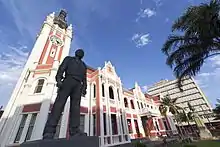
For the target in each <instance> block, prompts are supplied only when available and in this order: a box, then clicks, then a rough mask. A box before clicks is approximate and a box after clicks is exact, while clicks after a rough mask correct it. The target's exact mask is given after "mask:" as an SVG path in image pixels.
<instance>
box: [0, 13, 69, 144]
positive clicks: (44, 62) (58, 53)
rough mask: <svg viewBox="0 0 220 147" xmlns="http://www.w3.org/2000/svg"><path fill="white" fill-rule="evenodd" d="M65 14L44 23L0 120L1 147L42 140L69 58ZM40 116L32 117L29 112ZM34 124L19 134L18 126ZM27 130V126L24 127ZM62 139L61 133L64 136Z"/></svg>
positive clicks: (54, 16)
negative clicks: (59, 72)
mask: <svg viewBox="0 0 220 147" xmlns="http://www.w3.org/2000/svg"><path fill="white" fill-rule="evenodd" d="M66 15H67V13H66V11H65V10H61V11H60V12H59V14H57V15H55V13H51V14H49V15H48V16H47V18H46V20H45V21H44V23H43V25H42V28H41V30H40V32H39V34H38V36H37V39H36V42H35V44H34V47H33V49H32V51H31V54H30V55H29V58H28V60H27V63H26V64H25V66H24V69H23V71H22V73H21V76H20V78H19V79H18V82H17V84H16V86H15V89H14V91H13V92H12V95H11V98H10V100H9V102H8V104H7V106H6V108H5V111H4V113H3V115H2V117H1V120H0V146H5V145H7V144H14V143H20V142H23V141H26V140H28V139H29V140H30V139H31V140H34V139H41V137H42V132H43V129H44V125H45V122H46V120H47V115H48V112H49V111H50V107H51V103H53V101H54V100H55V97H56V91H57V89H56V81H55V75H56V73H57V70H58V67H59V64H60V63H61V62H62V60H63V59H64V58H65V57H66V56H68V54H69V50H70V45H71V40H72V25H68V24H67V21H66ZM29 110H31V112H37V113H36V114H37V115H32V114H31V115H30V114H29V113H28V112H29ZM24 120H25V122H26V121H29V122H30V123H31V121H33V120H34V121H35V123H36V124H37V125H36V126H35V127H33V128H32V130H31V136H28V133H27V132H29V134H30V130H22V131H21V130H20V131H21V132H22V133H24V132H25V131H26V134H27V135H23V136H22V133H20V134H19V133H18V132H19V129H21V128H20V127H21V125H17V122H19V123H20V122H22V121H24ZM30 123H29V124H30ZM23 128H24V126H23ZM61 136H62V133H61Z"/></svg>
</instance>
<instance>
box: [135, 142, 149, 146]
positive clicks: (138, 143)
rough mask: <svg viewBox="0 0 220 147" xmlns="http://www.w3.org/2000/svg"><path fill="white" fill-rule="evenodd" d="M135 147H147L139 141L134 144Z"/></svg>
mask: <svg viewBox="0 0 220 147" xmlns="http://www.w3.org/2000/svg"><path fill="white" fill-rule="evenodd" d="M133 145H134V147H147V146H146V145H145V144H144V143H141V142H139V141H137V142H134V143H133Z"/></svg>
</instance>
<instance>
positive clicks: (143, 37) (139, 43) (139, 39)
mask: <svg viewBox="0 0 220 147" xmlns="http://www.w3.org/2000/svg"><path fill="white" fill-rule="evenodd" d="M149 37H150V34H134V35H133V37H132V41H133V42H134V43H135V44H136V47H138V48H140V47H143V46H145V45H147V44H148V43H150V42H151V40H150V39H149Z"/></svg>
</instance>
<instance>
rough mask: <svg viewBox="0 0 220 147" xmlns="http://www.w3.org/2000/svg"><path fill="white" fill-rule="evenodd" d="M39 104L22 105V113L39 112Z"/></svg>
mask: <svg viewBox="0 0 220 147" xmlns="http://www.w3.org/2000/svg"><path fill="white" fill-rule="evenodd" d="M40 107H41V103H37V104H29V105H24V107H23V110H22V112H36V111H40Z"/></svg>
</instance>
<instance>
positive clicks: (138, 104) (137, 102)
mask: <svg viewBox="0 0 220 147" xmlns="http://www.w3.org/2000/svg"><path fill="white" fill-rule="evenodd" d="M137 104H138V108H139V109H140V103H139V102H138V101H137Z"/></svg>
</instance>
